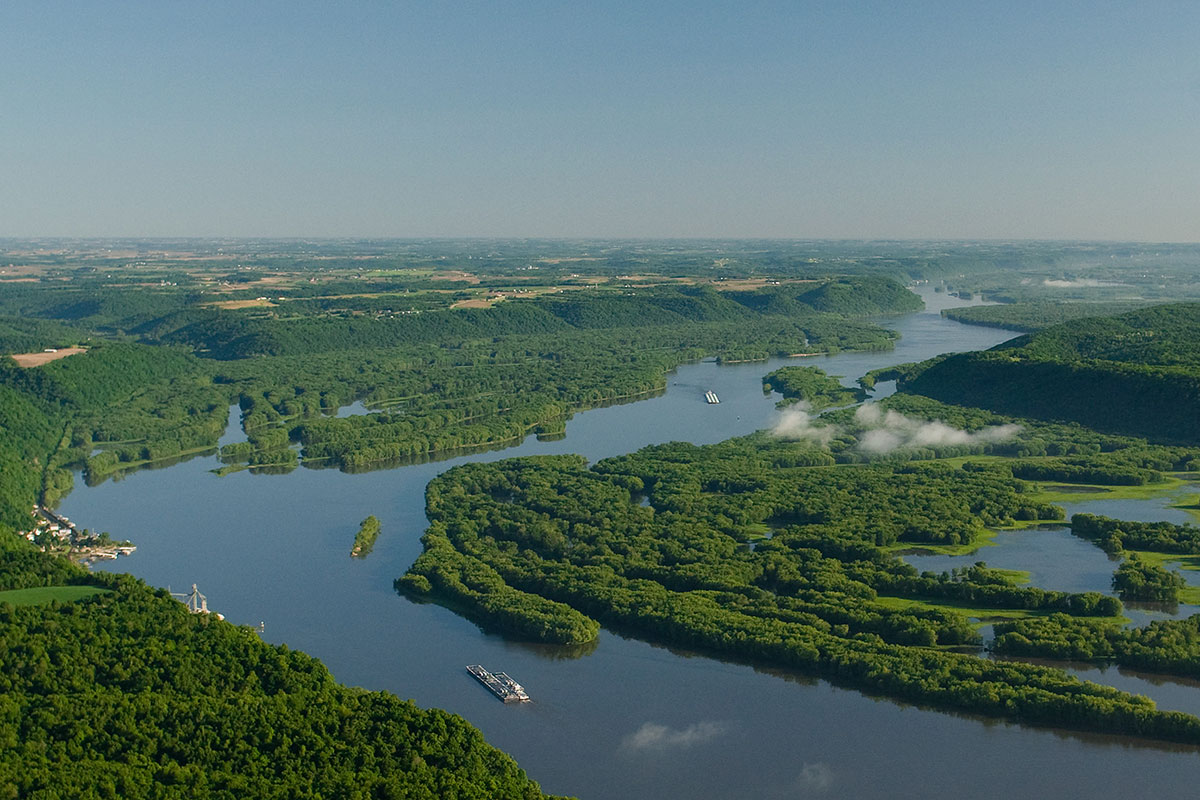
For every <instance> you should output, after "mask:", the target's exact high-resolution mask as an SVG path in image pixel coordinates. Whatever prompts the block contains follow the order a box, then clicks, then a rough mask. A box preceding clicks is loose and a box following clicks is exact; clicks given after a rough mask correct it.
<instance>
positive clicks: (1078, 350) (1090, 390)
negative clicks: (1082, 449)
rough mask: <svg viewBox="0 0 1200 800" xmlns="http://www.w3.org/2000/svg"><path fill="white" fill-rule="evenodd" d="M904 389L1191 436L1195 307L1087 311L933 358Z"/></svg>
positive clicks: (1199, 437)
mask: <svg viewBox="0 0 1200 800" xmlns="http://www.w3.org/2000/svg"><path fill="white" fill-rule="evenodd" d="M901 385H902V387H903V388H904V390H905V391H909V392H915V393H918V394H924V395H928V396H930V397H934V398H937V399H939V400H943V401H945V402H950V403H957V404H961V405H971V406H980V407H983V408H988V409H992V410H994V411H999V412H1002V413H1006V414H1013V415H1016V416H1023V417H1032V418H1035V419H1045V420H1058V421H1073V422H1078V423H1080V424H1083V425H1086V426H1088V427H1091V428H1094V429H1096V430H1101V431H1110V432H1114V433H1125V434H1132V435H1135V436H1144V437H1146V438H1150V439H1154V440H1158V441H1169V442H1177V443H1187V444H1195V443H1197V442H1200V304H1195V303H1178V304H1172V305H1161V306H1153V307H1151V308H1146V309H1142V310H1139V311H1134V312H1130V313H1127V314H1121V315H1119V316H1115V317H1091V318H1087V319H1082V320H1078V321H1075V322H1071V323H1066V324H1063V325H1057V326H1054V327H1051V328H1047V329H1045V330H1043V331H1040V332H1038V333H1034V334H1029V335H1026V336H1022V337H1019V338H1017V339H1014V340H1012V341H1009V342H1006V343H1004V344H1003V345H1000V346H998V347H996V348H993V349H992V350H990V351H987V352H982V353H963V354H960V355H954V356H949V357H945V358H939V359H934V360H932V361H930V362H927V363H926V364H924V365H919V366H918V367H916V368H912V369H910V370H908V371H907V374H905V375H903V376H902V383H901Z"/></svg>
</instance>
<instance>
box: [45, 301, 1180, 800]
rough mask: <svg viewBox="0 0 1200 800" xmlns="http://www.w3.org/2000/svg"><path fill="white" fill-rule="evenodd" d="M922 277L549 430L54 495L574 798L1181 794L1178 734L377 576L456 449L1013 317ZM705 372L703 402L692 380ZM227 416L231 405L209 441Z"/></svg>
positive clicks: (619, 442) (619, 420)
mask: <svg viewBox="0 0 1200 800" xmlns="http://www.w3.org/2000/svg"><path fill="white" fill-rule="evenodd" d="M924 297H925V299H926V303H927V306H928V307H927V310H926V311H925V312H922V313H917V314H910V315H906V316H902V317H896V318H893V319H889V320H884V321H883V324H885V325H887V326H888V327H891V328H893V329H895V330H898V331H899V332H900V333H901V335H902V339H901V340H900V342H899V343H898V344H897V346H896V348H895V350H893V351H889V352H874V353H843V354H839V355H836V356H832V357H820V358H810V359H804V360H791V361H787V360H776V361H772V362H770V363H766V364H763V363H756V364H736V365H726V366H718V365H716V364H714V363H711V362H701V363H697V364H690V365H686V366H683V367H681V368H679V370H678V371H676V372H675V373H673V374H672V375H670V376H669V378H668V387H667V391H666V392H665V393H664V394H663V395H661V396H659V397H655V398H653V399H648V400H643V401H640V402H635V403H630V404H626V405H620V406H612V407H609V408H602V409H595V410H592V411H587V412H584V413H580V414H577V415H576V416H575V417H574V418H573V419H572V420H571V421H570V422H569V423H568V425H567V436H566V438H565V439H562V440H559V441H556V442H538V441H536V440H535V439H533V438H532V437H531V438H530V439H529V440H527V441H526V442H525V443H523V444H522V445H520V446H518V447H512V448H509V449H507V450H503V451H498V452H490V453H482V454H477V455H472V456H467V457H463V458H456V459H452V460H446V461H439V462H435V463H430V464H421V465H414V466H407V467H400V468H396V469H391V470H384V471H379V472H369V473H365V474H358V475H348V474H344V473H341V472H337V471H333V470H310V469H299V470H296V471H295V472H293V473H291V474H288V475H281V476H270V475H253V474H250V473H249V472H238V473H234V474H232V475H228V476H226V477H217V476H216V475H214V474H212V472H211V471H210V470H212V469H213V468H214V467H215V466H217V461H216V459H215V457H206V458H196V459H193V460H191V461H187V462H185V463H182V464H179V465H176V466H172V467H170V468H167V469H160V470H146V471H140V472H136V473H133V474H131V475H129V476H127V477H125V478H124V479H123V480H120V481H109V482H106V483H103V484H101V485H99V486H96V487H92V488H87V487H84V486H83V481H82V480H78V479H77V480H76V485H77V486H78V487H79V488H77V489H76V490H75V491H74V492H72V493H71V494H70V495H69V496H68V497H67V498H66V499H65V500H64V501H63V503H62V505H61V510H62V512H63V513H65V514H67V515H68V516H70V517H71V518H72V519H73V520H75V521H76V522H77V523H78V524H80V525H81V526H85V527H88V528H92V529H94V530H105V531H109V532H111V533H112V534H113V535H114V536H115V537H118V538H128V539H131V540H133V541H134V543H136V544H137V546H138V549H137V552H136V553H135V554H134V555H132V556H130V557H128V558H123V559H121V560H120V561H118V562H115V563H112V564H111V566H109V567H105V568H111V569H116V570H121V571H126V572H131V573H133V574H134V575H137V576H138V577H140V578H143V579H145V580H146V581H147V582H149V583H150V584H153V585H156V586H170V587H171V588H172V589H173V590H174V591H181V590H186V589H190V587H191V584H192V583H196V584H198V585H199V587H200V590H201V591H202V592H204V593H205V594H206V595H207V597H208V602H209V606H210V607H211V608H213V609H214V610H216V611H220V612H221V613H223V614H224V615H225V616H226V618H227V619H229V620H230V621H232V622H236V623H240V624H252V625H257V624H258V623H259V622H260V621H263V622H264V623H265V633H264V634H263V637H264V638H265V639H266V640H268V641H270V642H274V643H286V644H287V645H288V646H290V647H292V648H296V649H300V650H303V651H305V652H307V653H310V654H312V655H314V656H317V657H318V658H320V659H321V660H322V661H323V662H324V663H325V664H326V665H328V667H329V669H330V670H331V671H332V672H333V674H334V676H336V677H337V678H338V680H340V681H341V682H343V683H346V684H350V685H355V686H363V687H367V688H370V689H386V690H388V691H390V692H393V693H395V694H397V695H399V696H401V697H405V698H412V699H413V700H414V701H415V702H416V703H418V704H419V705H421V706H436V707H439V708H444V709H448V710H450V711H453V712H455V713H458V714H461V715H462V716H464V717H466V718H467V719H468V720H470V721H471V722H472V723H473V724H475V725H476V726H478V727H479V728H480V729H481V730H482V731H483V732H484V734H485V735H486V737H487V739H488V741H489V742H491V743H492V744H494V745H496V746H497V747H500V748H501V749H503V750H505V751H506V752H508V753H511V754H512V755H513V756H514V757H515V758H516V759H517V761H518V762H519V763H520V765H521V766H522V767H523V768H525V769H526V770H527V771H528V772H529V774H530V775H531V776H532V777H533V778H535V779H536V780H538V781H540V782H541V784H542V788H543V789H544V790H546V791H548V792H554V793H562V794H573V795H577V796H579V797H581V798H589V799H595V800H602V799H604V798H612V799H613V800H616V799H617V798H621V799H622V800H624V799H625V798H679V800H700V799H702V798H799V797H829V798H927V797H931V796H944V797H963V798H976V797H995V798H1000V797H1004V798H1008V797H1021V796H1027V797H1057V798H1073V797H1080V798H1082V797H1107V796H1120V795H1124V796H1129V797H1151V796H1155V795H1158V794H1162V795H1166V794H1168V793H1170V794H1172V795H1174V796H1180V792H1181V791H1187V789H1186V787H1188V786H1191V785H1193V784H1194V781H1195V779H1196V778H1197V777H1200V751H1197V750H1196V749H1192V748H1182V747H1170V746H1160V745H1152V744H1145V743H1140V742H1136V741H1131V740H1128V739H1123V738H1118V737H1106V736H1092V735H1083V734H1076V733H1069V732H1061V731H1052V730H1040V729H1032V728H1026V727H1022V726H1019V725H1013V724H1007V723H1002V722H996V721H994V720H979V719H975V718H971V717H965V716H960V715H953V714H946V713H941V712H934V711H927V710H923V709H920V708H916V707H913V706H910V705H905V704H903V703H899V702H895V701H892V700H888V699H880V698H875V697H868V696H865V695H863V694H861V693H859V692H856V691H849V690H844V689H840V688H837V687H834V686H831V685H829V684H828V683H826V682H824V681H819V680H811V679H808V678H804V677H801V676H796V675H792V674H788V673H786V672H782V671H778V672H777V671H767V670H762V669H759V668H755V667H751V666H747V665H743V664H737V663H729V662H724V661H720V660H715V659H713V658H709V657H704V656H698V655H695V654H691V653H687V652H680V651H675V650H671V649H667V648H663V647H658V646H655V645H650V644H646V643H644V642H641V641H636V640H631V639H625V638H622V637H620V636H617V635H614V634H612V633H609V632H607V631H604V632H602V633H601V635H600V638H599V640H598V642H597V643H596V645H595V647H593V648H589V649H587V650H586V651H585V652H579V651H569V650H563V649H562V648H555V647H548V646H538V645H528V644H522V643H518V642H512V641H507V640H505V639H503V638H500V637H498V636H494V635H489V634H484V633H482V632H481V631H480V630H479V629H478V628H477V627H476V626H475V625H474V624H472V623H471V622H468V621H467V620H465V619H463V618H461V617H459V616H457V615H455V614H454V613H452V612H450V611H448V610H446V609H444V608H441V607H440V606H437V605H431V604H417V603H413V602H410V601H409V600H406V599H405V598H403V597H400V596H399V595H397V594H396V593H395V592H394V591H393V590H392V580H393V579H394V578H396V577H397V576H399V575H401V574H403V572H404V571H405V570H406V569H407V568H408V566H409V565H410V564H411V563H412V562H413V560H414V559H415V558H416V556H417V554H418V553H419V552H420V548H421V545H420V541H419V539H420V536H421V533H422V531H423V530H424V528H425V526H426V519H425V514H424V489H425V485H426V484H427V483H428V482H429V480H430V479H431V478H432V477H433V476H435V475H437V474H438V473H440V472H442V471H444V470H446V469H448V468H450V467H452V466H454V465H456V464H460V463H464V462H466V461H482V460H496V459H499V458H509V457H512V456H521V455H533V454H545V453H582V454H583V455H585V456H586V457H587V458H588V459H590V460H592V461H595V460H597V459H600V458H604V457H607V456H612V455H617V454H621V453H626V452H629V451H632V450H636V449H638V448H640V447H642V446H644V445H647V444H654V443H659V442H667V441H673V440H684V441H691V442H695V443H698V444H703V443H709V442H716V441H719V440H722V439H726V438H728V437H731V436H736V435H740V434H745V433H749V432H751V431H754V430H757V429H761V428H764V427H768V426H769V425H770V424H771V422H772V420H773V419H774V416H775V413H776V412H775V409H774V404H775V400H776V399H777V398H776V397H770V396H765V395H764V394H763V392H762V387H761V378H762V376H763V375H764V374H765V373H767V372H769V371H770V370H772V369H775V368H776V367H778V366H780V365H783V364H795V363H804V364H813V365H816V366H820V367H822V368H823V369H825V370H826V371H827V372H829V373H830V374H834V375H841V376H845V377H846V379H847V381H846V382H847V383H849V382H850V380H851V379H853V378H856V377H858V376H860V375H862V374H863V373H865V372H867V371H868V370H871V369H875V368H878V367H882V366H887V365H890V364H897V363H902V362H908V361H917V360H921V359H925V358H929V357H931V356H934V355H937V354H939V353H943V352H947V351H961V350H974V349H980V348H986V347H990V346H992V345H994V344H997V343H999V342H1001V341H1003V340H1005V339H1007V338H1009V337H1010V336H1012V335H1013V333H1012V332H1008V331H1002V330H997V329H992V328H982V327H971V326H965V325H960V324H958V323H956V322H952V321H950V320H945V319H942V318H941V317H940V316H939V314H938V312H939V311H940V310H941V309H942V308H945V307H948V306H950V305H963V304H964V303H963V302H962V301H959V300H957V299H955V298H951V297H947V296H945V295H942V294H934V293H932V292H930V293H926V294H925V295H924ZM888 388H890V386H889V387H881V391H887V389H888ZM709 389H711V390H713V391H715V392H716V393H717V394H718V395H719V396H720V398H721V403H720V405H715V406H711V405H708V404H706V403H705V402H704V397H703V394H704V392H705V391H706V390H709ZM235 421H236V419H235ZM238 433H239V432H238V431H237V430H236V426H232V427H231V430H230V431H229V433H228V434H227V436H228V438H227V439H226V441H232V440H235V439H236V438H237V435H238ZM368 514H374V515H375V516H377V517H378V518H379V519H380V521H381V522H382V525H383V532H382V535H381V536H380V538H379V541H378V543H377V544H376V546H375V550H374V552H373V553H372V554H371V555H370V556H369V557H368V558H366V559H363V560H357V559H351V558H350V557H349V552H350V546H351V543H352V541H353V539H354V534H355V531H356V530H357V529H358V523H359V522H360V521H361V520H362V519H363V518H364V517H366V516H367V515H368ZM1097 552H1099V551H1097ZM981 557H983V556H982V555H981ZM475 663H479V664H483V665H484V666H486V667H488V668H491V669H494V670H504V671H506V672H508V673H509V674H510V675H512V676H513V677H515V678H516V679H517V680H518V681H520V682H521V683H523V684H524V685H525V687H526V688H527V689H528V690H529V692H530V694H531V695H532V696H533V698H534V701H535V702H533V703H529V704H525V705H516V706H506V705H504V704H502V703H500V702H498V701H497V700H496V699H495V698H494V697H493V696H492V695H491V694H489V693H488V692H487V691H486V690H485V689H484V688H483V687H482V686H480V685H479V684H478V683H476V682H475V681H474V680H473V679H472V678H471V677H470V676H469V675H468V674H467V673H466V671H465V670H464V666H465V665H467V664H475ZM1106 674H1107V675H1109V679H1106V678H1103V677H1099V675H1098V674H1096V673H1095V672H1093V673H1092V674H1089V675H1087V677H1092V678H1093V679H1097V680H1104V681H1105V682H1116V683H1120V684H1121V685H1122V686H1124V687H1126V688H1132V689H1133V690H1135V691H1144V692H1146V693H1147V694H1151V695H1152V696H1154V695H1153V693H1152V692H1150V691H1149V690H1148V688H1147V687H1151V688H1152V687H1153V686H1154V684H1153V683H1151V682H1149V681H1146V680H1144V679H1143V678H1140V677H1127V676H1123V675H1122V676H1118V675H1117V673H1116V671H1115V670H1108V671H1107V673H1106ZM1171 689H1172V692H1175V691H1178V693H1179V694H1180V695H1181V696H1185V697H1184V699H1180V700H1179V705H1178V706H1174V705H1170V704H1169V703H1168V702H1163V701H1162V700H1160V702H1162V704H1163V706H1164V707H1181V708H1182V707H1184V706H1185V705H1188V704H1190V703H1191V702H1192V701H1193V698H1194V696H1195V690H1194V689H1191V688H1190V687H1185V686H1183V685H1182V684H1171ZM1169 694H1170V693H1169ZM1187 710H1189V711H1192V712H1193V713H1195V712H1196V711H1198V710H1200V708H1191V707H1189V708H1187Z"/></svg>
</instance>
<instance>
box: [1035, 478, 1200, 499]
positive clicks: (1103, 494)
mask: <svg viewBox="0 0 1200 800" xmlns="http://www.w3.org/2000/svg"><path fill="white" fill-rule="evenodd" d="M1194 482H1195V479H1194V478H1180V477H1177V476H1175V475H1171V476H1166V477H1164V479H1163V480H1162V482H1160V483H1146V484H1143V485H1141V486H1104V485H1100V484H1096V483H1080V484H1070V485H1071V486H1078V487H1079V488H1081V489H1089V490H1091V489H1094V490H1096V491H1087V492H1062V491H1055V490H1054V487H1056V486H1063V485H1066V484H1065V483H1064V482H1063V481H1044V482H1038V484H1037V486H1038V492H1037V494H1036V495H1034V499H1035V500H1037V502H1039V503H1078V502H1080V501H1081V500H1145V499H1147V498H1150V497H1160V496H1162V495H1164V494H1172V493H1174V492H1178V491H1180V490H1181V489H1184V488H1186V487H1188V486H1190V485H1191V484H1193V483H1194Z"/></svg>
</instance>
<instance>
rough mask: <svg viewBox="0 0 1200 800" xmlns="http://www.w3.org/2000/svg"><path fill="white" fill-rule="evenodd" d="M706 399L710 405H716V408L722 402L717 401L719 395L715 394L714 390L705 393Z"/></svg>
mask: <svg viewBox="0 0 1200 800" xmlns="http://www.w3.org/2000/svg"><path fill="white" fill-rule="evenodd" d="M704 399H705V400H707V401H708V403H709V405H714V406H715V405H716V404H717V403H719V402H721V401H720V400H719V399H717V393H716V392H714V391H713V390H712V389H709V390H708V391H707V392H705V393H704Z"/></svg>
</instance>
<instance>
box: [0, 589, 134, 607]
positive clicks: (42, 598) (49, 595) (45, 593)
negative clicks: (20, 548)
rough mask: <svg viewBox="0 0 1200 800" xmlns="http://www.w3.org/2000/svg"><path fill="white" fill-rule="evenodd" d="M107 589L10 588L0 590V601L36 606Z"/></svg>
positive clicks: (105, 591)
mask: <svg viewBox="0 0 1200 800" xmlns="http://www.w3.org/2000/svg"><path fill="white" fill-rule="evenodd" d="M109 591H111V590H110V589H101V588H100V587H99V586H35V587H33V588H32V589H10V590H8V591H7V592H0V603H12V604H13V605H14V606H36V605H41V604H43V603H49V602H51V601H52V600H58V601H59V602H62V603H66V602H70V601H72V600H82V599H83V598H85V597H93V596H95V595H98V594H107V593H108V592H109Z"/></svg>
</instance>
